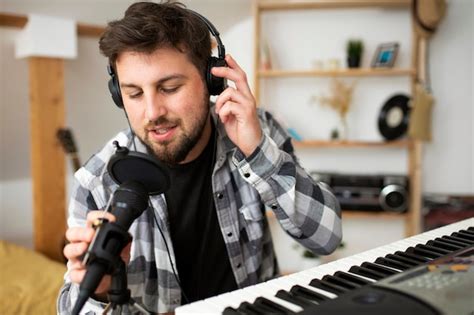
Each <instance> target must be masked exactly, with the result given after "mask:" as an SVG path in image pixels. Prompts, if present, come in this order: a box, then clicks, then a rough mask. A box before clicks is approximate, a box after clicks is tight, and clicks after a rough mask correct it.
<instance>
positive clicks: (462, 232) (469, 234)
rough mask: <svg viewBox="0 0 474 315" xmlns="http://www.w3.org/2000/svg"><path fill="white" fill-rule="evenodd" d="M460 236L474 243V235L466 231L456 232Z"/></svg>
mask: <svg viewBox="0 0 474 315" xmlns="http://www.w3.org/2000/svg"><path fill="white" fill-rule="evenodd" d="M458 233H459V234H460V235H463V236H464V237H465V238H467V239H468V240H470V241H472V242H474V235H472V234H471V233H470V232H468V231H466V230H461V231H459V232H458Z"/></svg>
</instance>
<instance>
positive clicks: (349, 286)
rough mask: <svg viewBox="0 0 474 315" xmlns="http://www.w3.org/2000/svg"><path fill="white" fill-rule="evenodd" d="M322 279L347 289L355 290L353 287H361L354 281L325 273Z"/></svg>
mask: <svg viewBox="0 0 474 315" xmlns="http://www.w3.org/2000/svg"><path fill="white" fill-rule="evenodd" d="M322 280H324V281H327V282H329V283H333V284H335V285H338V286H341V287H343V288H346V289H348V290H355V289H357V288H360V287H361V285H359V284H355V283H353V282H350V281H348V280H345V279H341V278H338V277H335V276H331V275H325V276H324V277H323V278H322Z"/></svg>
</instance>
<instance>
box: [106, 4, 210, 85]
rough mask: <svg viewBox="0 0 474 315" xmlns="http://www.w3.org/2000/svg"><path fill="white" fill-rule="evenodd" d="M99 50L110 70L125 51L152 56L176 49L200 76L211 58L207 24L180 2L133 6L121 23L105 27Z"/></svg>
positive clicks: (113, 22)
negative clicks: (183, 54)
mask: <svg viewBox="0 0 474 315" xmlns="http://www.w3.org/2000/svg"><path fill="white" fill-rule="evenodd" d="M99 48H100V51H101V53H102V54H103V55H104V56H106V57H107V58H109V62H110V64H111V65H112V66H113V67H115V62H116V60H117V57H118V55H119V54H120V53H123V52H126V51H133V52H142V53H148V54H151V53H153V52H154V51H155V50H157V49H159V48H175V49H177V50H178V51H180V52H182V53H185V54H186V55H187V57H188V58H189V60H190V61H191V63H192V64H194V65H195V66H196V68H197V69H198V70H199V72H200V73H201V75H202V76H204V73H205V71H206V69H207V63H208V60H209V57H210V56H211V40H210V35H209V30H208V28H207V26H206V24H205V23H204V22H203V21H201V19H199V18H198V17H197V16H196V15H195V14H193V13H192V12H190V11H189V10H188V9H186V7H185V6H184V4H182V3H179V2H165V3H153V2H137V3H134V4H132V5H131V6H130V7H129V8H128V9H127V11H125V15H124V17H123V18H122V19H121V20H116V21H112V22H109V23H108V25H107V28H106V29H105V31H104V33H103V34H102V36H101V38H100V40H99Z"/></svg>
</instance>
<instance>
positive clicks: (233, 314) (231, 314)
mask: <svg viewBox="0 0 474 315" xmlns="http://www.w3.org/2000/svg"><path fill="white" fill-rule="evenodd" d="M222 315H240V313H239V312H237V310H236V309H235V308H232V307H226V308H225V309H224V312H222Z"/></svg>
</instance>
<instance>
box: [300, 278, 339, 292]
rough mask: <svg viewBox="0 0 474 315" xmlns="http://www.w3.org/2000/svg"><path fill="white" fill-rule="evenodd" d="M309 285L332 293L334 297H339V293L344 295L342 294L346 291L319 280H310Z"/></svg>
mask: <svg viewBox="0 0 474 315" xmlns="http://www.w3.org/2000/svg"><path fill="white" fill-rule="evenodd" d="M309 285H310V286H312V287H315V288H318V289H321V290H324V291H328V292H331V293H334V294H336V295H339V294H341V293H344V292H347V291H348V290H347V289H346V288H343V287H341V286H338V285H336V284H332V283H329V282H327V281H324V280H319V279H313V280H311V282H310V283H309Z"/></svg>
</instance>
